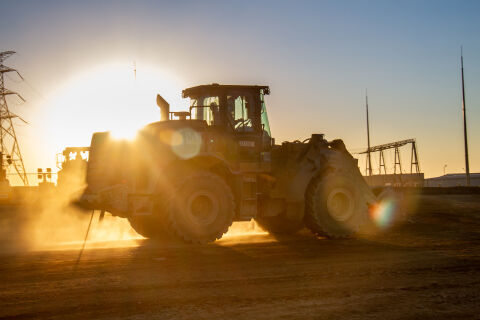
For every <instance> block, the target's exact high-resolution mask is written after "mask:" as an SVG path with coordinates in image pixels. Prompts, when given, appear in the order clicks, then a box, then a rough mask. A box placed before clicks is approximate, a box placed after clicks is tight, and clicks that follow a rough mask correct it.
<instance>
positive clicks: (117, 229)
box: [0, 186, 142, 251]
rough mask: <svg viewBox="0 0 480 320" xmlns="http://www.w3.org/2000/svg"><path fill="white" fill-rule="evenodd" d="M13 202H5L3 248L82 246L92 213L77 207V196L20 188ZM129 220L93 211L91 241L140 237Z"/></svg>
mask: <svg viewBox="0 0 480 320" xmlns="http://www.w3.org/2000/svg"><path fill="white" fill-rule="evenodd" d="M17 193H19V194H17V196H16V201H15V203H14V204H9V205H7V204H2V206H1V207H2V208H1V211H0V251H18V250H21V251H31V250H35V251H36V250H52V249H62V248H75V247H81V245H82V244H83V241H84V238H85V235H86V231H87V227H88V224H89V221H90V217H91V214H92V212H91V211H86V210H83V209H81V208H79V207H77V206H75V205H74V204H73V203H74V200H75V197H76V195H75V196H74V195H72V194H71V193H68V192H62V191H61V190H58V189H57V188H55V187H53V186H51V188H48V189H44V190H42V189H41V188H37V190H35V189H33V188H30V190H28V189H27V188H25V189H23V190H22V189H20V190H17ZM141 238H142V237H140V236H139V235H138V234H137V233H136V232H135V231H134V230H133V229H132V228H131V227H130V224H129V223H128V221H127V220H126V219H121V218H117V217H113V216H111V215H109V214H106V215H105V218H104V219H103V221H101V222H100V221H99V213H98V212H96V213H95V214H94V217H93V220H92V225H91V228H90V232H89V235H88V242H89V243H92V242H97V243H104V244H105V245H108V246H112V245H115V244H112V243H110V242H112V241H119V240H136V239H141Z"/></svg>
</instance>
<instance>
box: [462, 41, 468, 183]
mask: <svg viewBox="0 0 480 320" xmlns="http://www.w3.org/2000/svg"><path fill="white" fill-rule="evenodd" d="M460 62H461V66H462V98H463V100H462V111H463V138H464V143H465V174H466V177H467V186H470V165H469V163H468V139H467V110H466V107H465V80H464V77H463V46H462V47H460Z"/></svg>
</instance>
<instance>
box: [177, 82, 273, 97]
mask: <svg viewBox="0 0 480 320" xmlns="http://www.w3.org/2000/svg"><path fill="white" fill-rule="evenodd" d="M232 90H234V91H237V90H238V91H260V90H263V93H264V94H270V88H269V87H268V86H258V85H254V86H248V85H231V84H227V85H226V84H218V83H212V84H204V85H201V86H196V87H191V88H187V89H185V90H183V91H182V97H183V98H188V97H191V96H195V95H198V94H202V93H214V92H221V91H232Z"/></svg>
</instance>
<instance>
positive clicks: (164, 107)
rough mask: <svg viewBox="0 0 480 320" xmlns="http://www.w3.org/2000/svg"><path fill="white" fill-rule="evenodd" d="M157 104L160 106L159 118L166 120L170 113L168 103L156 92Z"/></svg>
mask: <svg viewBox="0 0 480 320" xmlns="http://www.w3.org/2000/svg"><path fill="white" fill-rule="evenodd" d="M157 106H158V107H159V108H160V119H161V120H162V121H167V120H168V118H169V114H170V105H169V104H168V102H167V101H166V100H165V99H163V97H162V96H161V95H159V94H157Z"/></svg>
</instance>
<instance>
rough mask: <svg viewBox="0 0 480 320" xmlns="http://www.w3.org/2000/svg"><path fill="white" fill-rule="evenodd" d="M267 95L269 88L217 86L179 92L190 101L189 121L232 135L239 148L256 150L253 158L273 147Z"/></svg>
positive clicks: (202, 86)
mask: <svg viewBox="0 0 480 320" xmlns="http://www.w3.org/2000/svg"><path fill="white" fill-rule="evenodd" d="M268 94H270V89H269V87H268V86H243V85H219V84H211V85H201V86H196V87H192V88H188V89H185V90H183V92H182V96H183V98H190V101H191V104H190V118H191V119H192V120H203V121H205V122H206V123H207V125H208V126H211V127H218V128H221V129H222V130H225V131H226V133H227V134H232V135H234V136H235V137H236V138H237V139H236V140H238V143H239V146H240V148H242V149H243V148H250V149H252V148H253V149H255V150H256V151H254V150H252V152H251V153H252V156H253V155H254V154H255V153H256V154H257V155H258V154H259V151H260V152H261V151H266V150H269V149H270V148H271V146H272V138H271V132H270V125H269V123H268V116H267V110H266V106H265V100H264V96H265V95H268ZM243 151H247V150H243ZM243 153H245V152H243ZM247 153H248V152H247Z"/></svg>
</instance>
